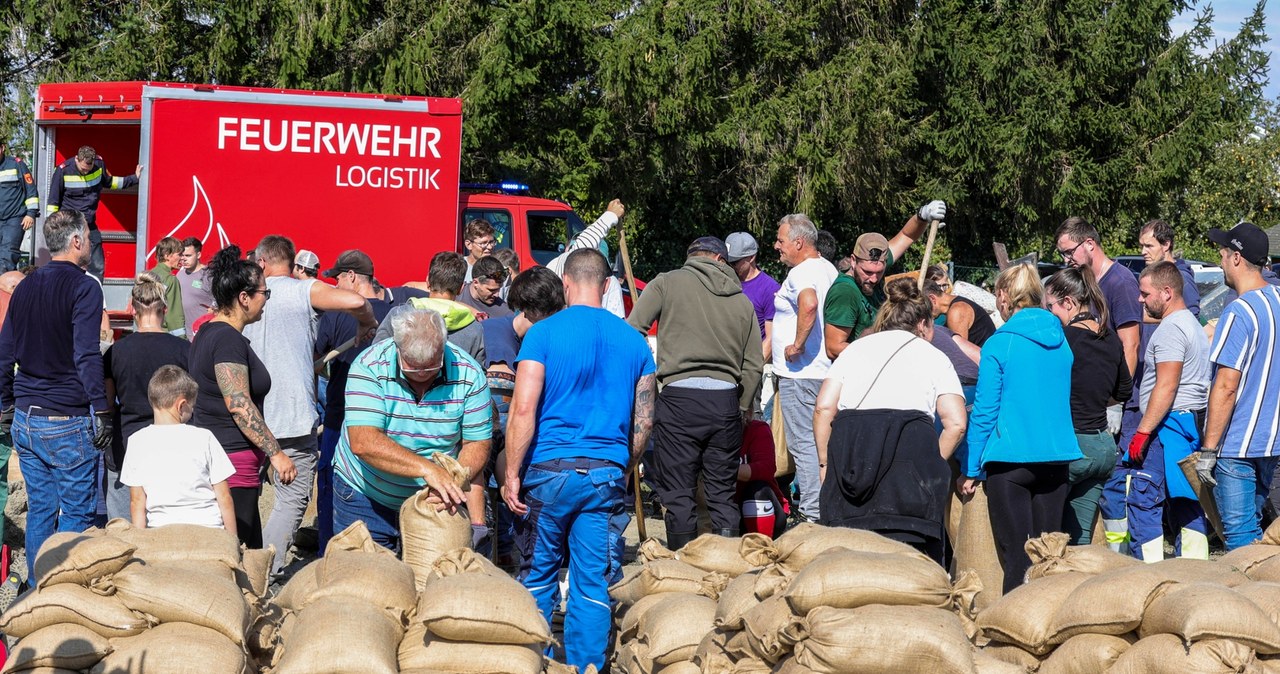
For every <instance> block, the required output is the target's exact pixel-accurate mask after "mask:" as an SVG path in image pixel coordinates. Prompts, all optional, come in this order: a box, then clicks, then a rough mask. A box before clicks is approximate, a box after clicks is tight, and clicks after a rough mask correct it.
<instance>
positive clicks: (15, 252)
mask: <svg viewBox="0 0 1280 674" xmlns="http://www.w3.org/2000/svg"><path fill="white" fill-rule="evenodd" d="M8 145H9V141H7V140H6V139H5V138H3V137H0V274H3V273H4V272H8V271H13V270H15V269H17V268H18V260H20V259H21V257H22V233H23V232H24V231H26V230H28V229H31V226H32V225H34V224H35V223H36V216H37V215H39V214H40V197H39V196H38V195H37V194H36V181H35V180H34V179H32V177H31V169H29V168H27V164H26V162H24V161H22V160H21V159H18V158H17V157H10V156H8V154H7V153H6V151H7V150H8V149H9V147H8Z"/></svg>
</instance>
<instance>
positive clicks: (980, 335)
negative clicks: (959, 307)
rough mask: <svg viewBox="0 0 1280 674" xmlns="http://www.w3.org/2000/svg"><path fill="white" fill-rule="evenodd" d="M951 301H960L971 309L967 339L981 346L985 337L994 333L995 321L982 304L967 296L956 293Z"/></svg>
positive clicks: (985, 340) (984, 341)
mask: <svg viewBox="0 0 1280 674" xmlns="http://www.w3.org/2000/svg"><path fill="white" fill-rule="evenodd" d="M952 301H953V302H960V303H962V304H967V305H969V308H970V309H973V325H970V326H969V341H970V342H973V343H974V344H976V345H977V346H982V345H983V344H985V343H986V342H987V338H988V337H990V336H991V335H994V334H996V324H995V321H992V320H991V315H990V314H988V313H987V310H986V309H983V308H982V305H980V304H978V303H977V302H974V301H973V300H971V299H969V298H968V297H960V296H959V295H956V297H955V299H954V300H952Z"/></svg>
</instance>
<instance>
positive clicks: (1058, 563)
mask: <svg viewBox="0 0 1280 674" xmlns="http://www.w3.org/2000/svg"><path fill="white" fill-rule="evenodd" d="M1070 542H1071V537H1070V536H1069V535H1067V534H1064V533H1052V534H1045V535H1043V536H1041V537H1039V538H1033V539H1031V540H1029V541H1027V544H1026V546H1025V548H1026V551H1027V555H1028V556H1029V557H1031V568H1030V569H1029V570H1028V571H1027V580H1035V579H1037V578H1043V577H1045V576H1052V575H1053V574H1055V573H1066V572H1068V571H1078V572H1080V573H1087V574H1089V575H1091V576H1095V575H1097V574H1099V573H1106V572H1108V571H1114V570H1116V569H1122V568H1124V567H1126V566H1137V565H1139V564H1141V563H1142V562H1140V561H1138V560H1137V559H1134V558H1133V557H1130V556H1128V555H1122V554H1120V553H1118V552H1112V551H1111V549H1110V548H1108V547H1105V546H1101V545H1070Z"/></svg>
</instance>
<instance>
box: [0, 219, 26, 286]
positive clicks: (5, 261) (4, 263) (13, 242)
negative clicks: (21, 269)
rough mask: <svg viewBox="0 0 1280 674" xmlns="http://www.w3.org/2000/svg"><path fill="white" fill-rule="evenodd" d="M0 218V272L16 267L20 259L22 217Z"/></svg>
mask: <svg viewBox="0 0 1280 674" xmlns="http://www.w3.org/2000/svg"><path fill="white" fill-rule="evenodd" d="M25 215H26V214H25V213H23V215H19V216H17V217H16V218H9V219H8V220H0V274H3V273H5V272H7V271H13V270H15V269H17V268H18V262H19V261H20V260H21V259H22V218H23V216H25Z"/></svg>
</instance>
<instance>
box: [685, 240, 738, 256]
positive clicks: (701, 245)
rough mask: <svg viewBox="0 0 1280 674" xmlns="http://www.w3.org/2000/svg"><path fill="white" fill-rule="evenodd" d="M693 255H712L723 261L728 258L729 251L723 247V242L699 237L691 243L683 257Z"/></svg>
mask: <svg viewBox="0 0 1280 674" xmlns="http://www.w3.org/2000/svg"><path fill="white" fill-rule="evenodd" d="M694 253H714V254H716V255H719V256H720V257H721V258H725V259H727V258H728V257H729V249H728V248H727V247H726V246H725V245H724V241H721V240H720V239H719V238H718V237H714V236H700V237H698V238H696V239H694V240H693V243H691V244H689V250H688V251H686V252H685V256H689V255H693V254H694Z"/></svg>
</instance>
